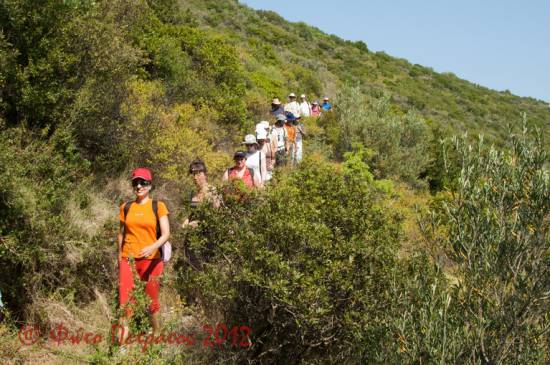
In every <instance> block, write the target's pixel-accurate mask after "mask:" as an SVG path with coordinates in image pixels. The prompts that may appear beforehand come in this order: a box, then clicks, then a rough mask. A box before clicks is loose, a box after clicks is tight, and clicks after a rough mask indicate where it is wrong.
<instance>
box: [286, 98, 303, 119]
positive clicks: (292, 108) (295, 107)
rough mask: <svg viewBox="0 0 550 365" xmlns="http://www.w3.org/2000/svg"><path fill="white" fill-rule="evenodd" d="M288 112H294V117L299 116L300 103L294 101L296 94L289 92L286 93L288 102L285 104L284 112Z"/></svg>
mask: <svg viewBox="0 0 550 365" xmlns="http://www.w3.org/2000/svg"><path fill="white" fill-rule="evenodd" d="M287 112H290V113H292V114H294V117H296V118H299V117H300V104H298V102H297V101H296V94H294V93H290V94H289V95H288V103H287V104H285V113H287Z"/></svg>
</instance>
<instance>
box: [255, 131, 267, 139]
mask: <svg viewBox="0 0 550 365" xmlns="http://www.w3.org/2000/svg"><path fill="white" fill-rule="evenodd" d="M256 139H267V131H266V130H265V129H260V130H256Z"/></svg>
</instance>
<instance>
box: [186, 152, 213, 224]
mask: <svg viewBox="0 0 550 365" xmlns="http://www.w3.org/2000/svg"><path fill="white" fill-rule="evenodd" d="M206 173H207V169H206V164H205V163H204V162H203V161H202V160H200V159H197V160H194V161H193V162H191V164H190V165H189V174H190V175H193V183H194V184H195V187H196V188H197V192H196V194H195V195H193V196H192V197H191V200H190V206H191V210H193V209H195V208H197V207H198V206H199V204H201V203H202V202H208V203H210V204H212V207H214V208H219V207H220V205H221V200H220V197H219V196H218V194H217V193H216V190H215V189H214V187H213V186H211V185H210V184H209V183H208V178H207V176H206ZM192 214H193V213H191V215H190V216H189V217H188V218H186V219H185V221H183V224H182V225H181V226H182V228H186V227H196V226H197V225H198V223H199V222H198V221H196V220H193V217H192Z"/></svg>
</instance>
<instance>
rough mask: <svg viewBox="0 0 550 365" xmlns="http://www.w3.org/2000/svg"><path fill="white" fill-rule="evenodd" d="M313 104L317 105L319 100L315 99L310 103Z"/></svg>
mask: <svg viewBox="0 0 550 365" xmlns="http://www.w3.org/2000/svg"><path fill="white" fill-rule="evenodd" d="M311 104H313V105H319V102H318V101H317V100H315V101H314V102H313V103H311Z"/></svg>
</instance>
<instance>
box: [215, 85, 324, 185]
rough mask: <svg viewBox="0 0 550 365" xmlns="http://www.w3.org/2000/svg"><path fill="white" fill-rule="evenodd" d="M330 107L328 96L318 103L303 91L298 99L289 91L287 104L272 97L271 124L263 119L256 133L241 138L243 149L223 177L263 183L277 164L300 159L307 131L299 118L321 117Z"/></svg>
mask: <svg viewBox="0 0 550 365" xmlns="http://www.w3.org/2000/svg"><path fill="white" fill-rule="evenodd" d="M331 109H332V105H331V104H330V103H329V98H328V97H325V98H324V99H323V104H321V105H319V103H318V102H317V101H314V102H313V103H309V102H308V101H307V99H306V96H305V94H302V95H301V96H300V102H298V101H297V100H296V95H295V94H294V93H290V94H289V95H288V103H286V104H282V103H281V101H280V100H279V98H278V97H275V98H273V100H272V102H271V110H270V114H271V115H272V116H273V117H274V119H275V124H274V125H270V124H269V122H268V121H265V120H264V121H261V122H259V123H258V124H256V129H255V134H247V135H246V136H245V137H244V141H243V142H242V144H243V145H245V146H246V151H242V150H240V151H237V152H235V154H234V155H233V159H234V161H235V165H234V166H233V167H231V168H229V169H228V170H227V171H226V172H225V173H224V175H223V178H222V180H224V181H227V180H231V179H241V180H242V181H243V182H244V184H245V185H246V186H247V187H249V188H261V187H263V186H264V184H265V183H266V182H268V181H269V180H271V178H272V177H273V171H274V169H275V168H276V167H280V166H285V165H294V164H296V163H298V162H300V161H301V160H302V157H303V139H304V137H305V135H306V132H305V126H304V123H303V122H302V118H305V117H320V115H321V113H323V112H328V111H330V110H331Z"/></svg>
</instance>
